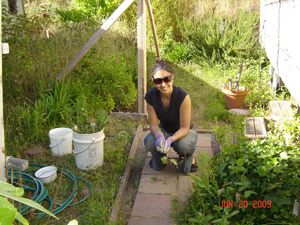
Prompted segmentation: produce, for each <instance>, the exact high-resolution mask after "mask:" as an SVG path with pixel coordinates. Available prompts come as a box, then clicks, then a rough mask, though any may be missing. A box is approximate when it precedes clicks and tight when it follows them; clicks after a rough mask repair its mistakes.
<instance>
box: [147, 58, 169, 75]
mask: <svg viewBox="0 0 300 225" xmlns="http://www.w3.org/2000/svg"><path fill="white" fill-rule="evenodd" d="M160 70H165V71H168V72H169V73H171V74H174V71H173V69H172V68H171V66H170V65H169V64H168V63H167V62H166V61H165V60H164V59H161V58H157V59H156V63H155V64H154V66H153V67H152V71H151V78H152V77H153V76H154V74H156V73H157V72H158V71H160Z"/></svg>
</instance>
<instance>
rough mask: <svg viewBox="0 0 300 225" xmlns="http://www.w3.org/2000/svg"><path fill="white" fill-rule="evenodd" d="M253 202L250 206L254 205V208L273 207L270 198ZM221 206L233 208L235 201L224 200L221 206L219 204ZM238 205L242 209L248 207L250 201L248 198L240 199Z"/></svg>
mask: <svg viewBox="0 0 300 225" xmlns="http://www.w3.org/2000/svg"><path fill="white" fill-rule="evenodd" d="M251 203H252V204H250V206H251V205H252V208H253V209H261V208H263V209H265V208H271V207H272V201H270V200H268V201H266V200H254V201H251ZM219 207H220V208H233V201H222V204H221V206H219ZM238 207H239V208H240V209H243V208H244V209H246V208H248V207H249V202H248V201H247V200H244V201H242V200H240V201H238Z"/></svg>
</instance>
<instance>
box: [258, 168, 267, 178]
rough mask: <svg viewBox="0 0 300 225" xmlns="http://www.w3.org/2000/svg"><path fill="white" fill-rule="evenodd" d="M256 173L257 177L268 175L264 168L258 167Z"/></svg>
mask: <svg viewBox="0 0 300 225" xmlns="http://www.w3.org/2000/svg"><path fill="white" fill-rule="evenodd" d="M257 173H258V175H259V176H261V177H262V176H267V175H268V169H267V168H266V167H265V166H260V167H258V168H257Z"/></svg>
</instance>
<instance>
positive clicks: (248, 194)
mask: <svg viewBox="0 0 300 225" xmlns="http://www.w3.org/2000/svg"><path fill="white" fill-rule="evenodd" d="M251 194H256V195H257V193H256V192H255V191H245V194H244V196H245V198H248V197H249V196H250V195H251Z"/></svg>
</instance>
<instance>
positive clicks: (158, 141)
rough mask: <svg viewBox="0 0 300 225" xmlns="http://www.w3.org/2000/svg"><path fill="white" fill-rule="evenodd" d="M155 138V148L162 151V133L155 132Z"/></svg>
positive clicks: (163, 140) (163, 138)
mask: <svg viewBox="0 0 300 225" xmlns="http://www.w3.org/2000/svg"><path fill="white" fill-rule="evenodd" d="M155 138H156V142H155V146H156V148H161V149H163V148H164V143H165V141H166V139H165V137H164V135H163V133H162V132H157V133H156V134H155Z"/></svg>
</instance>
